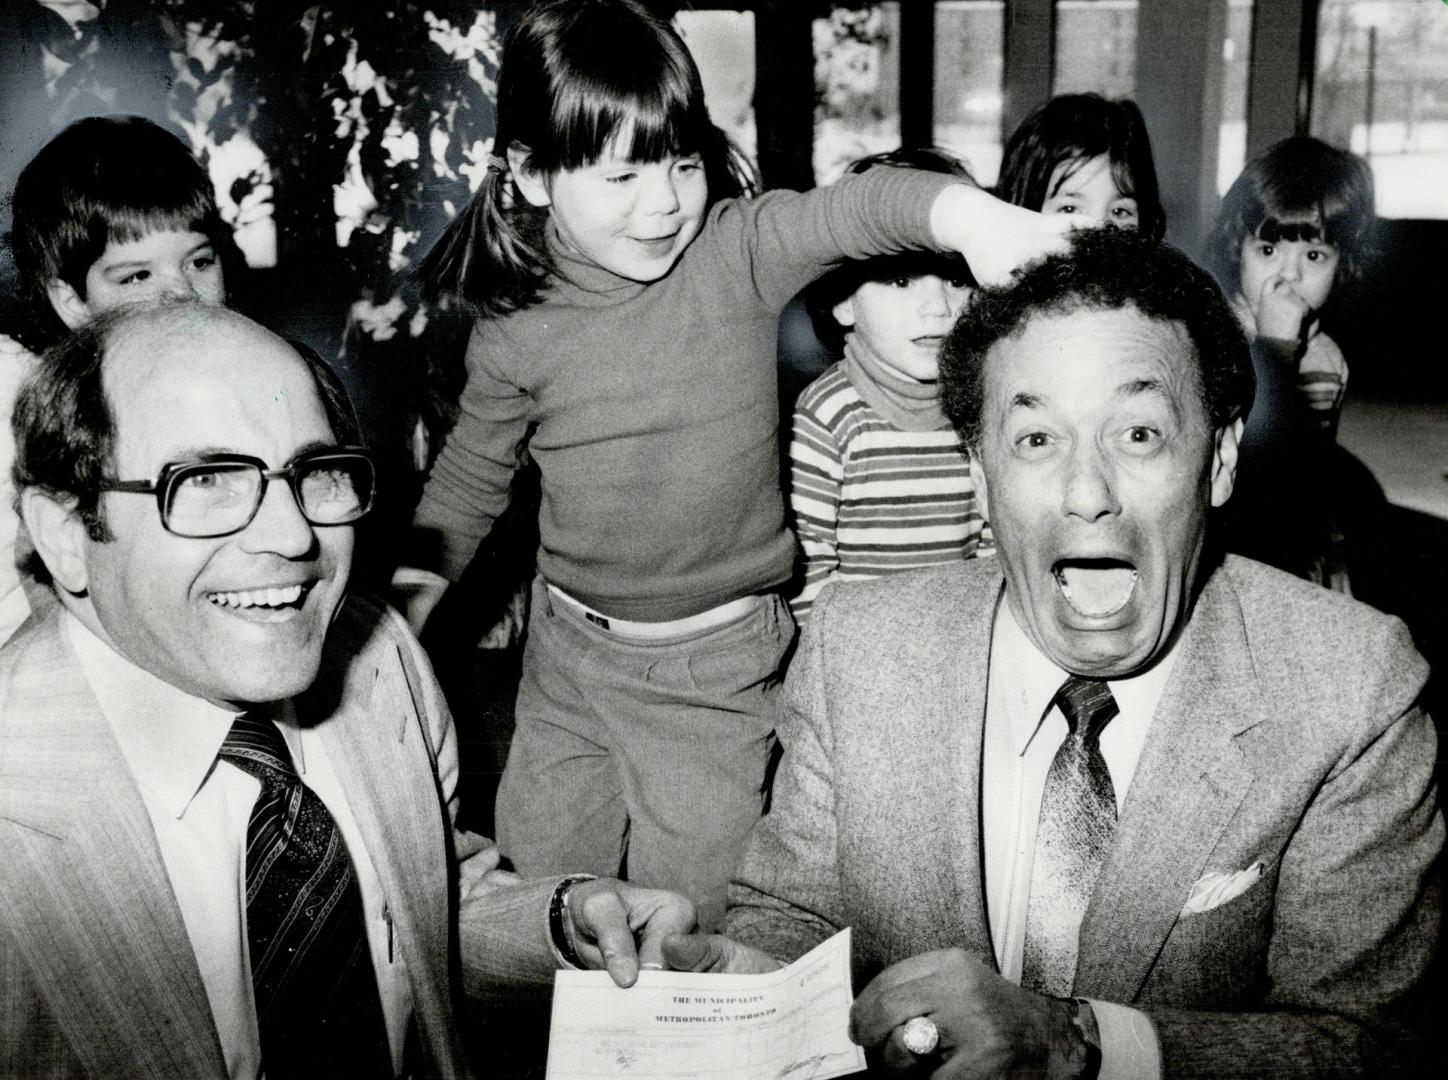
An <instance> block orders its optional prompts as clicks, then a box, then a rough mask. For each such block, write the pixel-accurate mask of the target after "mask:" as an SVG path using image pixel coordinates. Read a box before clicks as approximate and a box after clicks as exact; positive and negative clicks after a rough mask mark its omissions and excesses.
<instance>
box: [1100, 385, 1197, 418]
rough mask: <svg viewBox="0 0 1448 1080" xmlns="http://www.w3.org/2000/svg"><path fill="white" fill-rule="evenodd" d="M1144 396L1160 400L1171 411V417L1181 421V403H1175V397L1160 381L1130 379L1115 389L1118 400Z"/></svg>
mask: <svg viewBox="0 0 1448 1080" xmlns="http://www.w3.org/2000/svg"><path fill="white" fill-rule="evenodd" d="M1146 394H1149V395H1151V396H1153V397H1159V398H1161V400H1162V401H1164V402H1166V406H1167V408H1168V409H1170V410H1171V414H1172V416H1174V417H1176V418H1177V419H1178V420H1180V419H1181V414H1182V413H1181V403H1180V402H1178V401H1177V398H1176V395H1174V394H1173V393H1172V392H1171V390H1170V389H1169V388H1168V387H1167V384H1166V383H1165V382H1163V381H1162V380H1161V379H1154V378H1153V379H1131V380H1129V381H1127V382H1124V383H1122V384H1121V385H1120V386H1118V387H1117V388H1116V397H1117V398H1118V399H1119V400H1126V399H1127V398H1137V397H1141V396H1142V395H1146Z"/></svg>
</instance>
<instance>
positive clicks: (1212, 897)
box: [1182, 861, 1262, 915]
mask: <svg viewBox="0 0 1448 1080" xmlns="http://www.w3.org/2000/svg"><path fill="white" fill-rule="evenodd" d="M1261 876H1262V863H1261V862H1260V861H1258V862H1254V863H1253V864H1252V865H1251V866H1249V867H1247V869H1245V870H1228V871H1221V870H1214V871H1212V873H1210V874H1203V875H1202V877H1201V879H1200V880H1199V881H1198V882H1197V883H1196V884H1195V885H1193V886H1192V894H1191V895H1190V896H1189V897H1187V903H1186V906H1185V907H1184V908H1182V914H1183V915H1200V914H1201V913H1202V912H1204V911H1211V910H1212V908H1214V907H1221V906H1222V905H1223V904H1225V903H1226V902H1227V901H1228V900H1232V899H1234V898H1236V897H1238V896H1241V895H1242V894H1243V893H1244V892H1246V891H1247V890H1248V889H1250V888H1251V887H1252V886H1253V885H1255V884H1256V883H1257V879H1258V878H1260V877H1261Z"/></svg>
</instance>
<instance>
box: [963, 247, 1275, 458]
mask: <svg viewBox="0 0 1448 1080" xmlns="http://www.w3.org/2000/svg"><path fill="white" fill-rule="evenodd" d="M1126 307H1132V308H1135V309H1136V310H1137V311H1139V312H1141V313H1142V314H1143V315H1145V316H1146V317H1147V318H1149V319H1158V320H1160V321H1162V322H1169V323H1177V324H1179V325H1180V326H1182V328H1183V329H1185V330H1186V332H1187V336H1188V337H1189V338H1190V339H1191V342H1192V345H1193V346H1194V347H1195V350H1196V360H1197V364H1198V368H1199V371H1200V373H1201V387H1202V405H1203V406H1204V407H1205V409H1206V412H1207V415H1208V416H1209V417H1210V418H1211V423H1212V426H1213V427H1214V428H1219V427H1222V426H1225V425H1226V424H1229V423H1231V422H1232V421H1233V420H1235V419H1237V418H1238V417H1245V416H1246V415H1247V410H1248V409H1249V408H1250V407H1251V405H1252V393H1253V390H1254V388H1255V385H1256V384H1255V380H1254V377H1253V374H1252V355H1251V352H1250V351H1249V349H1248V347H1247V339H1246V337H1245V336H1244V335H1243V333H1242V328H1241V326H1240V325H1239V324H1238V322H1237V319H1236V316H1234V315H1233V314H1232V310H1231V308H1230V307H1229V306H1228V304H1227V301H1226V298H1225V297H1224V296H1223V295H1222V291H1221V289H1219V288H1218V287H1217V283H1216V281H1215V280H1214V279H1213V278H1212V275H1211V274H1209V273H1208V272H1207V271H1206V270H1204V269H1202V268H1201V267H1200V266H1198V265H1197V264H1196V263H1194V262H1192V261H1191V259H1189V258H1187V257H1186V256H1185V255H1183V254H1182V253H1181V252H1180V251H1177V250H1176V249H1175V248H1172V247H1168V246H1167V245H1166V244H1163V243H1161V242H1160V241H1157V240H1151V239H1147V238H1145V237H1142V236H1140V235H1138V234H1137V233H1134V232H1128V231H1126V230H1123V229H1087V230H1083V231H1081V232H1079V233H1077V234H1076V235H1075V237H1074V238H1073V240H1072V242H1071V247H1070V249H1069V250H1068V251H1066V252H1065V253H1064V254H1060V255H1051V256H1049V257H1047V258H1045V259H1043V260H1041V261H1040V262H1037V263H1033V264H1032V265H1030V266H1028V267H1026V268H1025V269H1024V270H1022V271H1018V272H1017V275H1016V277H1015V279H1014V280H1013V281H1011V282H1010V284H1008V285H997V286H991V287H988V288H983V289H981V290H980V291H979V292H977V293H976V294H975V297H974V298H973V299H972V301H971V303H970V305H969V306H968V307H967V308H966V311H965V313H964V314H963V315H961V317H960V320H959V321H958V322H957V323H956V324H955V328H954V329H953V330H951V332H950V335H949V337H947V338H946V340H945V345H944V347H943V349H942V351H941V359H940V384H941V393H940V396H941V403H942V405H943V406H944V409H945V415H946V416H948V417H949V418H950V422H951V423H952V424H953V425H954V426H955V430H956V431H957V432H958V433H959V435H960V441H961V445H963V446H965V447H967V448H968V449H971V450H975V449H978V448H979V446H980V439H981V407H982V398H983V395H984V388H985V361H986V356H987V354H988V353H989V352H990V350H991V347H992V346H993V345H995V343H996V342H998V341H1001V340H1003V339H1005V338H1008V337H1011V336H1012V335H1014V334H1018V333H1020V332H1021V331H1023V330H1024V329H1025V327H1026V324H1027V323H1028V322H1030V320H1031V319H1032V318H1034V317H1037V316H1040V315H1065V314H1069V313H1070V312H1073V311H1082V310H1096V311H1099V310H1108V311H1109V310H1114V309H1116V308H1126Z"/></svg>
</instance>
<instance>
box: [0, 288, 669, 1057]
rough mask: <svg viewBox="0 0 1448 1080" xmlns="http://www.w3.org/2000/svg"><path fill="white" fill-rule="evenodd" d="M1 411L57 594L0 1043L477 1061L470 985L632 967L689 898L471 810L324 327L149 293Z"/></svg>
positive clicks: (26, 783) (21, 837) (9, 823)
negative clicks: (547, 852)
mask: <svg viewBox="0 0 1448 1080" xmlns="http://www.w3.org/2000/svg"><path fill="white" fill-rule="evenodd" d="M14 426H15V431H16V436H17V443H18V456H17V465H16V475H17V489H18V490H19V491H20V496H19V503H20V509H21V513H22V516H23V519H24V521H25V524H26V526H27V528H28V530H29V532H30V535H31V537H32V538H33V540H34V543H35V548H36V552H37V557H38V565H37V566H36V567H35V568H34V569H35V571H36V572H37V573H38V574H40V575H42V576H43V577H44V579H45V580H47V581H48V582H49V583H50V585H51V587H52V589H53V590H54V592H55V594H56V596H57V597H58V600H59V603H58V604H57V605H56V606H54V607H53V608H52V609H51V610H49V611H47V612H44V613H42V614H41V615H39V616H37V617H33V618H32V619H31V621H30V622H29V623H28V624H27V626H26V627H25V628H24V629H22V630H21V632H20V633H19V634H17V635H16V637H15V638H14V639H13V640H12V641H11V642H10V643H9V644H8V645H7V646H6V647H5V649H4V650H3V651H0V868H3V869H0V1075H3V1076H7V1077H9V1076H29V1075H45V1076H69V1075H95V1076H101V1075H104V1076H187V1077H203V1076H231V1077H241V1076H258V1075H260V1074H261V1073H262V1072H263V1071H264V1072H265V1073H266V1075H267V1076H268V1077H270V1078H272V1080H278V1078H281V1077H286V1076H307V1077H310V1076H348V1077H352V1076H358V1077H367V1076H374V1077H395V1076H402V1075H427V1076H432V1075H442V1076H451V1075H458V1074H463V1073H466V1072H467V1068H468V1064H467V1058H466V1056H465V1053H464V1049H463V1046H462V1039H461V1037H460V1036H461V1032H460V1026H461V1025H460V1010H461V995H462V993H463V991H466V992H468V993H469V994H477V995H484V994H487V995H497V994H499V992H500V990H501V991H502V992H510V991H511V990H513V989H516V988H521V987H524V986H528V985H544V986H546V985H547V983H548V981H549V980H550V979H551V975H552V972H553V971H554V970H556V969H557V968H558V967H559V966H560V964H561V963H576V964H579V965H586V966H592V967H605V966H607V967H608V969H609V970H610V972H611V973H612V974H613V976H614V978H615V980H616V981H617V982H619V983H620V985H627V984H630V983H631V982H632V981H633V979H634V976H635V974H636V972H637V970H638V965H639V962H640V955H642V958H643V959H644V960H649V959H650V958H653V959H657V956H658V947H659V946H658V942H659V938H660V937H661V936H662V934H663V933H665V932H668V931H671V930H684V929H687V928H688V927H689V926H690V925H692V921H693V911H692V908H691V907H690V906H689V904H688V902H687V901H685V900H683V899H682V898H680V897H676V896H673V895H672V894H668V893H660V892H656V891H652V890H646V889H639V888H635V887H633V886H629V885H626V884H623V883H620V882H615V881H609V880H581V879H576V878H563V879H559V878H550V879H543V880H537V881H528V882H522V881H519V880H518V879H517V878H516V877H514V876H513V875H511V874H508V873H506V872H504V871H501V870H499V869H498V855H497V852H496V849H495V848H494V847H493V846H492V845H491V844H490V843H489V842H487V841H484V840H482V839H480V838H478V837H475V836H471V835H468V834H466V833H462V832H458V831H456V830H455V829H454V828H453V818H454V816H455V811H456V797H455V784H456V780H457V746H456V740H455V738H454V734H453V730H452V724H451V719H450V717H449V716H448V713H447V709H446V706H445V704H444V703H443V700H442V696H441V693H440V691H439V690H438V687H437V684H436V682H435V681H434V680H433V678H432V675H431V672H430V670H429V668H428V666H427V663H426V660H425V659H424V657H423V655H422V653H421V650H420V648H419V647H418V646H417V644H416V642H415V640H414V639H413V638H412V637H411V635H410V634H409V633H408V632H407V630H406V627H405V624H404V623H403V622H402V620H401V619H400V618H399V617H398V616H397V615H396V614H395V613H393V612H391V611H390V610H388V609H387V608H385V607H384V606H382V605H381V604H377V603H374V602H371V601H367V600H365V599H363V598H360V597H348V596H347V579H348V573H349V570H350V566H351V560H352V548H353V529H352V524H353V523H354V522H356V521H357V520H358V519H359V518H361V517H362V516H363V515H364V514H366V513H367V511H368V509H369V508H370V507H371V505H372V500H373V495H374V487H375V476H374V470H373V466H372V462H371V460H370V459H369V457H368V455H367V453H366V452H365V451H364V450H362V449H360V448H359V447H358V446H357V445H356V444H357V442H358V441H359V439H358V433H357V427H356V421H355V418H354V417H353V415H352V413H351V410H350V406H349V405H348V403H347V400H346V397H345V394H344V392H343V391H342V389H341V386H340V384H338V382H337V381H336V378H335V376H334V375H332V373H331V372H330V371H329V370H328V369H327V368H326V367H325V365H323V364H322V363H321V362H320V361H319V360H316V359H315V358H313V357H310V356H306V355H303V354H302V353H301V352H299V350H298V349H296V348H294V347H292V346H291V345H289V344H288V343H286V342H285V341H283V340H281V339H280V338H277V337H275V336H274V335H272V334H270V333H268V332H267V331H265V330H264V329H262V328H261V327H259V326H257V325H256V324H255V323H252V322H250V321H248V320H246V319H244V318H243V317H241V316H239V315H236V314H234V313H231V312H227V311H224V310H220V309H216V308H206V307H202V306H200V305H198V304H195V303H174V304H167V305H161V306H155V307H146V308H131V309H128V310H126V311H122V312H119V313H116V314H114V315H111V316H106V317H103V318H102V319H100V320H98V321H97V322H96V323H93V324H91V326H89V327H88V328H86V329H83V330H82V331H81V332H80V333H78V334H77V335H75V336H74V337H73V338H72V339H71V340H70V341H68V342H66V343H64V344H63V345H61V346H58V347H57V348H56V349H55V350H53V351H52V352H51V353H49V354H47V356H46V357H45V359H44V362H43V364H42V367H41V370H40V372H39V373H38V374H37V376H36V377H35V379H34V381H33V382H32V383H31V384H30V385H29V386H28V387H27V388H26V390H25V391H24V392H23V394H22V396H21V399H20V402H19V404H18V405H17V408H16V416H15V421H14ZM630 927H632V928H633V930H632V931H631V930H630ZM635 932H637V933H638V934H639V936H640V938H641V940H640V941H638V942H636V941H635V938H634V933H635Z"/></svg>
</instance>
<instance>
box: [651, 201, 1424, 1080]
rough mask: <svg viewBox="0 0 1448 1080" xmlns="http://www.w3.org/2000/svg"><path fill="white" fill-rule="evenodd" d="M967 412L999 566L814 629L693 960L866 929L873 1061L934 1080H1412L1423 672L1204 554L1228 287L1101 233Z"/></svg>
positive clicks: (1016, 312)
mask: <svg viewBox="0 0 1448 1080" xmlns="http://www.w3.org/2000/svg"><path fill="white" fill-rule="evenodd" d="M942 377H943V379H944V381H945V393H944V400H945V406H946V411H947V414H948V415H949V416H950V417H951V420H952V422H953V423H954V424H955V426H956V428H957V430H958V431H959V432H960V435H961V438H962V441H963V442H964V443H965V444H966V445H967V446H968V447H969V448H970V449H971V451H972V460H973V462H974V463H975V464H974V469H975V476H976V481H977V484H978V487H979V490H980V491H981V492H982V494H983V495H984V497H985V499H986V501H987V510H988V517H989V520H990V523H991V525H992V527H993V528H994V530H995V537H996V543H997V546H998V550H999V560H998V561H991V560H976V561H972V562H967V563H964V564H962V565H960V566H956V567H948V568H942V569H939V570H929V571H920V572H917V573H913V574H909V575H899V576H896V577H893V578H890V579H884V580H881V581H878V582H870V583H859V584H848V585H843V586H840V587H838V588H835V589H833V590H832V591H827V592H825V593H824V594H822V596H821V598H820V600H819V601H818V602H817V603H816V605H815V609H814V613H813V615H812V616H811V620H810V623H809V625H808V626H807V628H806V631H805V634H804V637H803V638H802V640H801V642H800V646H799V650H798V653H797V655H796V657H795V660H794V664H793V667H792V668H791V670H790V675H789V681H788V684H787V686H786V698H787V703H788V714H787V717H786V720H785V722H784V724H783V725H782V727H781V740H782V742H783V743H784V746H785V753H784V758H783V760H782V762H781V765H780V769H779V773H778V777H777V779H776V782H775V787H774V803H773V808H772V810H771V812H770V814H769V816H768V817H767V818H765V819H764V820H763V821H762V822H761V823H760V825H759V826H758V827H757V829H756V830H755V832H754V834H753V835H752V836H751V839H750V843H749V845H748V847H747V849H746V853H745V857H744V861H743V863H742V865H741V867H740V869H739V871H738V873H737V874H736V877H735V882H734V885H733V886H732V889H731V894H730V907H729V912H728V915H727V918H726V920H725V926H724V931H725V934H726V935H728V936H727V937H713V938H703V937H695V938H677V939H671V940H670V941H669V942H668V944H667V946H666V950H665V955H666V957H667V958H668V960H669V962H670V963H671V964H673V965H674V966H677V967H681V968H694V969H699V970H706V969H708V970H733V971H743V970H758V969H762V968H767V967H770V966H773V965H774V964H776V963H777V962H778V961H780V960H788V959H791V958H793V957H795V956H798V955H799V954H801V953H803V952H804V951H806V950H807V949H808V948H810V947H811V946H813V945H815V944H816V943H818V942H819V941H820V940H822V939H823V938H824V937H825V936H827V935H828V934H830V933H832V932H833V931H834V930H835V929H837V928H839V927H842V926H850V927H852V928H853V933H854V945H855V950H856V955H855V960H856V975H857V977H859V979H860V983H859V986H860V987H862V989H861V992H860V994H859V997H858V998H857V1000H856V1003H855V1006H854V1012H853V1016H852V1034H853V1036H854V1038H855V1039H856V1040H857V1041H858V1042H860V1043H862V1044H863V1045H865V1046H866V1047H869V1048H873V1049H874V1051H875V1052H876V1053H877V1054H878V1060H879V1061H880V1063H881V1064H882V1065H883V1066H884V1067H885V1068H886V1069H887V1070H889V1071H892V1072H896V1071H898V1072H901V1073H909V1074H911V1075H934V1076H936V1077H969V1076H980V1075H989V1076H1011V1075H1030V1076H1050V1077H1078V1076H1095V1075H1098V1074H1099V1075H1100V1076H1102V1077H1107V1076H1119V1077H1124V1076H1131V1077H1137V1076H1140V1077H1152V1076H1161V1075H1167V1076H1170V1075H1178V1074H1190V1075H1194V1076H1230V1077H1237V1076H1273V1077H1277V1076H1292V1075H1304V1076H1310V1075H1331V1076H1342V1075H1367V1076H1379V1075H1385V1074H1387V1073H1389V1072H1392V1071H1393V1070H1394V1069H1395V1068H1400V1067H1403V1066H1404V1065H1405V1063H1411V1062H1412V1059H1413V1055H1414V1054H1415V1053H1416V1052H1417V1045H1416V1043H1417V1035H1418V1034H1420V1032H1418V1031H1417V1030H1415V1029H1416V1028H1417V1027H1418V1025H1417V1022H1416V1019H1415V1018H1417V1017H1418V1016H1419V1014H1418V1013H1417V1012H1416V1011H1415V1010H1416V1008H1417V1006H1419V1005H1421V1001H1420V1000H1418V999H1419V997H1420V996H1421V993H1422V987H1423V983H1424V981H1425V979H1426V973H1427V970H1428V967H1429V963H1430V961H1431V959H1432V957H1433V954H1434V948H1435V943H1436V939H1437V933H1438V917H1439V894H1438V883H1437V870H1436V867H1435V862H1436V859H1437V856H1438V853H1439V850H1440V848H1441V846H1442V840H1443V823H1442V817H1441V814H1440V813H1439V810H1438V808H1437V802H1436V793H1435V791H1434V788H1433V779H1432V773H1433V761H1434V756H1435V739H1434V733H1433V728H1432V724H1431V722H1430V720H1429V719H1428V717H1427V716H1426V715H1425V714H1424V713H1423V712H1422V711H1421V709H1420V708H1419V707H1418V706H1417V704H1416V702H1417V697H1418V694H1419V692H1420V690H1421V689H1422V686H1423V682H1424V678H1425V676H1426V674H1427V667H1426V665H1425V664H1424V662H1423V660H1422V659H1421V658H1420V657H1419V656H1418V655H1417V653H1416V652H1414V650H1413V647H1412V645H1411V643H1410V641H1409V638H1408V634H1407V632H1406V630H1405V629H1404V628H1403V626H1402V625H1401V624H1400V623H1398V622H1397V621H1396V620H1393V619H1390V618H1388V617H1386V616H1383V615H1380V614H1378V613H1377V612H1374V611H1373V610H1371V609H1369V608H1367V607H1365V606H1363V605H1361V604H1358V603H1355V602H1353V601H1350V600H1348V599H1346V598H1344V597H1341V596H1335V595H1332V594H1330V593H1328V592H1327V591H1326V590H1323V589H1318V588H1314V587H1312V586H1309V585H1307V584H1305V583H1303V582H1300V581H1298V580H1297V579H1294V578H1292V577H1289V576H1288V575H1285V574H1282V573H1279V572H1277V571H1275V570H1272V569H1269V568H1267V567H1264V566H1262V565H1259V564H1257V563H1253V562H1249V561H1247V560H1244V559H1240V558H1235V557H1227V558H1225V560H1224V559H1222V558H1221V557H1220V556H1218V555H1217V554H1216V553H1215V552H1214V550H1213V547H1212V544H1211V528H1210V522H1209V519H1210V517H1211V511H1212V509H1213V508H1214V507H1219V506H1221V505H1222V504H1223V503H1225V502H1226V500H1227V499H1228V497H1229V496H1230V494H1231V491H1232V484H1233V480H1234V473H1235V469H1236V459H1237V439H1238V437H1239V435H1240V433H1241V429H1242V416H1243V415H1244V414H1245V412H1246V410H1247V407H1248V405H1249V404H1250V401H1251V396H1252V374H1251V361H1250V357H1249V355H1248V352H1247V347H1246V343H1245V342H1244V341H1243V339H1242V336H1241V333H1240V331H1239V330H1238V329H1237V326H1236V324H1235V322H1234V320H1233V318H1232V314H1231V312H1230V310H1229V309H1228V307H1227V304H1226V302H1225V301H1224V299H1223V298H1222V296H1221V294H1220V293H1219V292H1218V291H1217V289H1216V286H1215V285H1214V284H1213V283H1212V281H1211V279H1210V278H1209V277H1208V276H1207V275H1206V274H1205V272H1203V271H1201V270H1200V269H1198V268H1197V267H1195V266H1194V265H1192V264H1191V263H1190V262H1189V261H1188V260H1187V259H1186V258H1185V257H1183V256H1182V255H1180V254H1179V253H1176V252H1174V251H1172V250H1171V249H1169V248H1166V247H1164V246H1161V245H1158V244H1156V243H1154V242H1152V241H1148V240H1143V239H1140V238H1137V237H1135V236H1134V235H1131V234H1127V233H1123V232H1120V231H1117V230H1110V229H1105V230H1093V231H1091V232H1089V233H1083V234H1081V235H1080V236H1079V237H1078V238H1077V239H1076V240H1075V242H1074V245H1073V249H1072V251H1071V252H1070V253H1069V254H1067V255H1065V256H1058V257H1053V258H1051V259H1048V260H1046V261H1045V262H1043V263H1041V264H1039V265H1037V266H1035V267H1033V268H1031V269H1029V270H1027V271H1025V272H1024V273H1023V274H1022V275H1021V276H1020V277H1019V279H1018V280H1017V281H1016V282H1014V283H1012V284H1011V285H1010V286H1007V287H1003V288H991V289H985V290H982V292H981V293H979V294H978V295H977V297H976V299H975V301H974V302H973V304H972V305H971V307H970V308H969V309H968V310H967V312H966V314H965V315H964V316H963V317H962V319H961V320H960V322H959V323H958V324H957V326H956V328H955V330H954V331H953V332H952V334H951V337H950V338H949V339H948V341H947V343H946V348H945V358H944V360H943V362H942ZM937 1070H938V1071H937ZM1395 1074H1396V1073H1395Z"/></svg>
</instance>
